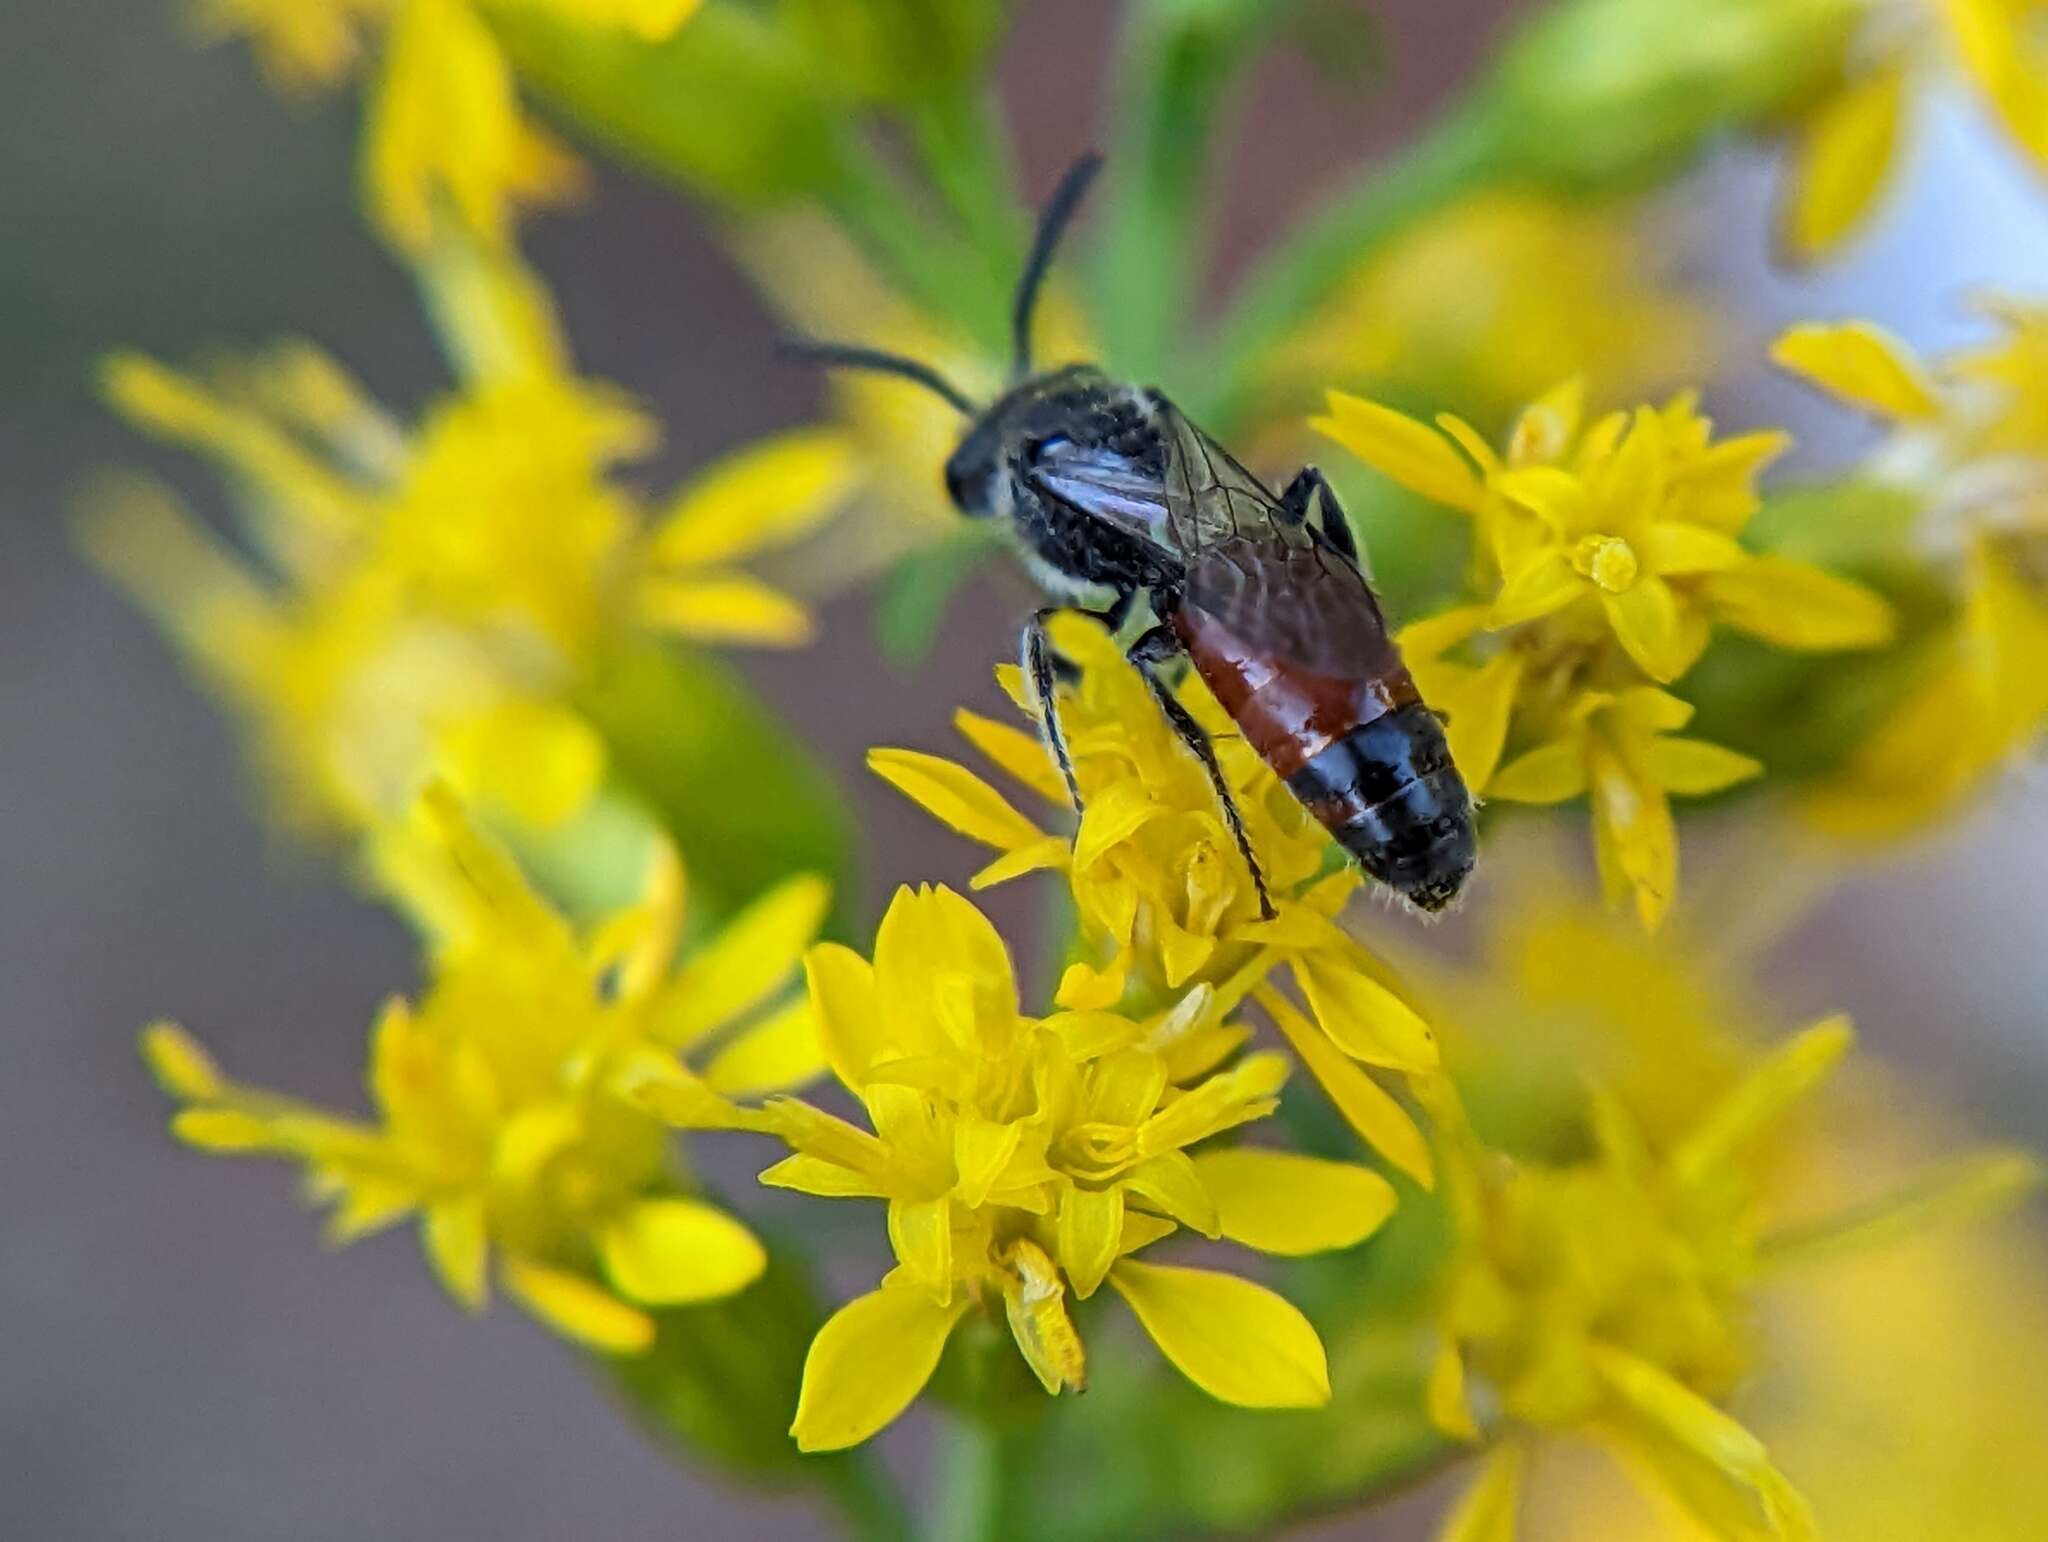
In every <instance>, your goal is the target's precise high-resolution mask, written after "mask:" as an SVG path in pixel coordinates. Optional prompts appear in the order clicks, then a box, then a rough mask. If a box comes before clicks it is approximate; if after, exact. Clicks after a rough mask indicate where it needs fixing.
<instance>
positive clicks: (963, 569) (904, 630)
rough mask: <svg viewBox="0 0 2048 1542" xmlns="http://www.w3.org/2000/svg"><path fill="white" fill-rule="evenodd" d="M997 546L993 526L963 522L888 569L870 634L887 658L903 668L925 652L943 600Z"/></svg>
mask: <svg viewBox="0 0 2048 1542" xmlns="http://www.w3.org/2000/svg"><path fill="white" fill-rule="evenodd" d="M1000 547H1001V543H1000V542H999V541H998V540H997V539H996V538H995V535H994V532H992V531H990V530H988V529H986V528H984V527H982V526H979V525H973V524H966V525H964V527H963V528H961V529H959V530H957V531H955V532H953V533H952V534H950V535H948V536H946V537H945V538H944V539H943V540H941V541H938V542H935V543H934V544H932V545H930V546H926V547H923V548H921V549H920V550H917V551H914V552H911V553H910V554H909V555H908V556H906V557H904V558H903V559H902V560H900V561H899V562H897V564H896V565H895V566H894V567H892V568H891V569H890V570H889V572H888V573H887V575H885V576H884V578H883V579H882V584H881V594H880V597H879V598H878V599H877V601H876V603H875V636H876V637H877V639H878V640H879V641H880V642H881V644H882V652H883V653H884V654H886V655H887V656H888V659H889V662H890V663H892V664H895V665H897V666H898V667H899V668H905V669H908V668H913V667H915V666H917V665H919V664H922V663H923V662H924V661H925V660H926V659H927V658H929V657H930V656H931V651H932V645H933V644H934V643H935V642H937V641H938V636H939V627H940V625H941V624H942V623H943V622H944V621H945V619H946V607H947V605H948V604H950V603H951V601H952V599H953V596H954V595H956V594H957V593H959V591H960V587H961V585H963V584H965V583H966V582H967V580H968V579H970V578H972V577H973V576H974V575H975V573H977V572H978V571H980V568H981V565H982V564H983V563H984V562H986V561H987V560H988V559H989V557H990V556H991V555H993V554H994V553H995V552H996V551H998V550H999V549H1000Z"/></svg>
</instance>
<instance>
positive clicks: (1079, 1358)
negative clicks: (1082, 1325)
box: [1003, 1207, 1121, 1396]
mask: <svg viewBox="0 0 2048 1542" xmlns="http://www.w3.org/2000/svg"><path fill="white" fill-rule="evenodd" d="M1119 1209H1121V1207H1119ZM1003 1261H1004V1262H1005V1263H1006V1264H1008V1266H1009V1267H1008V1268H1007V1269H1006V1270H1005V1271H1004V1274H1003V1313H1004V1315H1005V1316H1006V1317H1007V1318H1008V1319H1009V1322H1010V1336H1011V1337H1012V1338H1014V1339H1015V1340H1016V1341H1017V1348H1018V1350H1019V1351H1020V1352H1021V1353H1022V1354H1023V1356H1024V1363H1025V1364H1026V1365H1028V1366H1030V1367H1031V1372H1032V1374H1033V1375H1034V1376H1036V1377H1037V1378H1038V1384H1039V1385H1040V1386H1042V1387H1044V1388H1045V1390H1046V1391H1047V1392H1050V1393H1052V1394H1053V1395H1054V1396H1058V1395H1059V1393H1060V1392H1061V1391H1062V1390H1063V1389H1064V1388H1067V1387H1072V1388H1073V1389H1074V1390H1075V1391H1076V1392H1079V1391H1081V1390H1082V1389H1083V1388H1085V1387H1086V1386H1087V1384H1088V1353H1087V1350H1086V1348H1085V1347H1084V1346H1083V1344H1082V1343H1081V1335H1080V1334H1079V1333H1077V1332H1075V1331H1074V1319H1073V1318H1072V1317H1070V1316H1069V1315H1068V1314H1067V1300H1066V1296H1067V1292H1066V1286H1065V1285H1064V1284H1062V1283H1061V1280H1060V1273H1059V1270H1058V1269H1057V1268H1056V1267H1055V1266H1054V1264H1053V1261H1052V1260H1051V1259H1050V1258H1048V1257H1046V1255H1045V1250H1044V1249H1043V1248H1041V1247H1039V1245H1038V1244H1037V1243H1035V1242H1033V1241H1031V1240H1030V1239H1029V1238H1028V1237H1020V1238H1018V1239H1017V1240H1016V1241H1014V1242H1012V1243H1011V1244H1010V1245H1009V1247H1008V1248H1007V1250H1006V1252H1005V1256H1004V1259H1003Z"/></svg>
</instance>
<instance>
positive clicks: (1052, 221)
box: [1010, 150, 1102, 380]
mask: <svg viewBox="0 0 2048 1542" xmlns="http://www.w3.org/2000/svg"><path fill="white" fill-rule="evenodd" d="M1100 170H1102V157H1101V156H1100V155H1099V154H1097V153H1096V152H1095V151H1093V150H1090V151H1089V152H1088V153H1087V154H1086V155H1084V156H1082V157H1081V158H1080V159H1079V160H1077V161H1075V162H1074V164H1073V165H1071V166H1069V167H1068V168H1067V172H1066V175H1065V176H1063V177H1061V178H1060V185H1059V186H1058V187H1056V188H1054V189H1053V195H1052V197H1051V198H1049V199H1047V200H1046V203H1045V211H1044V212H1043V213H1042V214H1040V215H1039V216H1038V233H1037V234H1036V235H1035V236H1033V237H1032V238H1031V255H1030V257H1028V258H1027V259H1026V260H1025V263H1024V275H1023V277H1021V278H1019V279H1018V280H1017V303H1016V307H1015V309H1014V310H1013V311H1012V312H1011V321H1010V335H1011V337H1012V338H1013V340H1014V342H1015V352H1014V354H1013V355H1012V358H1013V360H1014V363H1013V364H1012V366H1011V368H1012V371H1013V373H1014V374H1015V375H1016V377H1017V378H1018V379H1019V380H1021V379H1023V378H1024V377H1025V376H1026V375H1028V374H1029V373H1031V312H1032V309H1033V307H1035V306H1036V305H1037V303H1038V289H1039V286H1040V285H1041V284H1042V283H1043V282H1044V281H1045V270H1046V269H1047V268H1048V267H1049V266H1050V265H1051V263H1052V254H1053V250H1054V248H1056V247H1057V246H1058V245H1059V244H1060V237H1061V236H1063V235H1065V234H1066V233H1067V226H1068V224H1069V223H1070V222H1071V221H1072V220H1073V218H1074V211H1075V210H1076V209H1078V208H1080V207H1081V200H1082V199H1083V198H1085V197H1087V196H1088V184H1089V183H1091V182H1093V181H1094V180H1095V174H1096V173H1097V172H1098V171H1100Z"/></svg>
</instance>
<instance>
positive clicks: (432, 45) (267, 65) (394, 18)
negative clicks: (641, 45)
mask: <svg viewBox="0 0 2048 1542" xmlns="http://www.w3.org/2000/svg"><path fill="white" fill-rule="evenodd" d="M520 3H522V4H525V5H528V6H531V7H534V8H537V9H540V10H544V11H548V12H551V13H554V14H555V15H557V16H559V17H560V18H561V19H562V20H564V21H567V22H571V23H574V24H578V25H582V26H589V27H600V28H622V29H627V30H630V31H632V32H634V33H636V34H637V35H639V36H641V37H644V38H647V39H649V40H659V39H661V38H665V37H669V36H671V35H672V34H673V33H674V32H675V31H676V29H677V28H678V27H680V26H682V24H683V23H684V22H685V21H687V20H688V19H689V16H690V13H691V12H693V11H694V10H696V8H697V6H698V4H699V3H700V0H520ZM197 16H198V23H199V26H200V28H201V29H202V31H204V32H205V33H207V34H209V35H212V36H224V35H230V34H236V33H241V34H245V35H247V36H248V37H249V39H250V41H251V42H252V43H253V44H254V46H255V48H256V52H257V56H258V58H259V59H260V60H261V61H262V63H263V67H264V70H265V72H266V73H267V74H269V75H271V76H272V77H273V78H274V79H275V80H277V81H278V83H279V84H281V85H284V86H288V87H291V86H305V85H327V84H331V83H332V82H334V81H335V80H337V79H338V78H340V77H341V76H342V75H344V74H346V73H347V72H348V71H349V70H350V69H351V68H352V67H353V66H354V64H355V63H356V60H357V58H358V55H359V54H360V52H361V48H362V44H363V39H364V36H365V34H366V33H368V32H370V31H371V30H373V29H377V28H381V29H383V30H384V32H385V33H386V36H385V39H384V57H383V64H382V67H381V69H380V71H379V75H378V80H377V83H376V86H375V88H374V90H373V92H372V94H371V99H370V106H369V124H368V129H367V133H366V143H365V149H364V167H363V176H364V183H365V188H366V191H367V194H368V199H369V205H370V211H371V213H372V214H373V215H374V216H375V218H376V220H377V223H378V224H379V226H380V227H381V228H382V229H383V231H384V233H385V235H386V236H388V237H389V238H390V239H391V240H392V241H393V242H395V243H396V244H397V245H399V246H400V247H403V248H405V249H406V250H408V251H413V252H419V251H423V250H425V249H426V248H427V246H428V245H429V244H430V243H431V242H432V241H433V240H434V238H435V236H436V235H437V233H439V230H440V219H439V214H440V210H441V208H442V206H443V205H444V204H445V205H447V206H449V207H452V208H453V210H454V211H455V213H456V214H457V215H458V216H459V217H460V218H461V220H462V222H463V225H464V227H465V228H466V229H467V230H468V231H469V232H470V233H472V234H474V235H477V236H481V237H483V238H485V239H487V240H491V241H496V242H502V241H504V240H505V239H506V238H507V237H508V236H509V234H510V230H511V211H512V207H513V205H515V204H518V203H541V202H549V201H554V200H557V199H559V198H561V197H562V196H564V195H565V194H568V193H572V192H574V191H576V190H577V189H578V188H579V187H580V185H581V180H582V172H581V169H580V168H579V167H578V166H577V164H576V162H575V161H574V159H573V158H571V157H570V155H569V154H568V152H567V151H565V150H563V149H562V148H561V147H560V146H559V145H557V144H556V143H555V142H554V140H553V139H552V138H550V137H549V136H547V135H546V134H544V133H542V132H541V130H539V129H538V128H536V127H535V126H534V125H533V124H532V123H531V122H530V121H528V119H527V118H526V116H525V114H523V113H522V112H521V111H520V109H519V101H518V92H517V88H516V86H515V84H514V82H513V78H512V67H511V65H510V63H509V62H508V61H507V60H506V58H505V56H504V54H503V52H502V51H501V50H500V49H499V47H498V43H497V40H496V39H495V38H494V37H493V36H492V35H491V29H490V26H489V24H488V22H487V21H486V15H485V10H484V8H482V7H479V6H478V5H477V4H476V3H475V0H200V3H199V4H198V7H197Z"/></svg>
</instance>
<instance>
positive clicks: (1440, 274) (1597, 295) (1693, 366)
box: [1272, 191, 1711, 423]
mask: <svg viewBox="0 0 2048 1542" xmlns="http://www.w3.org/2000/svg"><path fill="white" fill-rule="evenodd" d="M1657 267H1658V255H1657V253H1656V252H1655V251H1654V250H1653V248H1652V245H1651V243H1650V242H1649V241H1648V240H1647V239H1646V237H1645V235H1644V233H1643V230H1642V226H1641V222H1640V220H1639V219H1638V218H1637V217H1636V216H1635V214H1634V213H1633V212H1632V211H1628V210H1617V209H1607V208H1589V207H1586V206H1584V205H1582V204H1575V203H1566V202H1564V201H1563V200H1561V199H1557V198H1552V197H1546V196H1544V195H1542V194H1539V193H1533V192H1520V191H1495V192H1487V193H1481V194H1477V195H1475V196H1473V197H1470V198H1466V199H1463V200H1460V201H1459V202H1457V203H1455V204H1452V205H1450V206H1449V207H1448V208H1446V209H1444V210H1443V211H1442V212H1440V213H1438V214H1435V215H1432V216H1430V217H1428V218H1427V219H1425V220H1423V221H1422V222H1421V223H1419V224H1417V225H1416V226H1415V227H1414V228H1413V229H1411V230H1409V231H1406V232H1404V233H1403V234H1402V235H1400V236H1399V237H1397V238H1396V239H1395V240H1394V241H1393V242H1392V243H1391V244H1390V245H1389V246H1388V247H1386V248H1385V249H1383V250H1381V251H1379V252H1376V253H1375V254H1373V256H1372V257H1370V258H1369V259H1368V260H1367V261H1366V263H1365V264H1364V265H1363V266H1362V267H1361V268H1360V269H1359V270H1358V271H1357V272H1356V273H1355V274H1353V275H1352V276H1351V278H1350V279H1348V280H1347V281H1346V283H1345V285H1344V286H1343V288H1342V289H1341V290H1340V291H1339V292H1338V293H1337V294H1336V295H1335V296H1334V297H1333V298H1332V299H1331V301H1330V303H1329V305H1328V306H1327V307H1325V309H1324V310H1323V311H1322V312H1321V313H1319V314H1318V315H1317V316H1316V317H1315V318H1314V319H1313V321H1311V322H1310V323H1309V324H1308V325H1307V326H1305V327H1304V328H1303V329H1302V332H1301V333H1300V335H1299V336H1298V337H1297V338H1296V339H1295V340H1294V341H1293V342H1292V343H1291V344H1289V345H1287V346H1286V347H1285V348H1284V349H1283V350H1282V351H1281V352H1280V353H1278V354H1277V355H1276V356H1275V358H1274V359H1273V360H1272V369H1273V372H1274V374H1275V375H1276V376H1278V377H1279V378H1280V379H1281V380H1283V381H1288V382H1291V381H1295V380H1309V381H1330V380H1342V381H1345V382H1346V383H1352V382H1360V383H1363V382H1368V381H1370V382H1377V383H1380V384H1381V385H1383V386H1385V385H1387V383H1389V382H1392V383H1395V385H1397V386H1398V387H1399V388H1400V392H1399V394H1403V395H1412V396H1416V397H1419V398H1421V399H1423V400H1442V399H1446V398H1447V397H1449V396H1452V395H1456V396H1457V399H1458V400H1460V401H1462V402H1464V403H1466V404H1467V407H1468V409H1469V410H1470V411H1471V412H1472V413H1473V414H1474V415H1475V416H1476V417H1477V418H1478V419H1479V420H1480V421H1481V422H1486V423H1499V422H1503V421H1505V420H1506V419H1507V417H1508V416H1509V415H1510V414H1512V413H1513V412H1515V411H1516V410H1518V409H1519V408H1520V407H1521V406H1522V404H1523V403H1525V402H1527V401H1529V400H1530V399H1531V398H1532V397H1534V396H1536V395H1537V394H1538V393H1540V392H1542V391H1544V390H1546V389H1548V388H1549V386H1550V385H1551V384H1552V383H1553V382H1554V381H1555V379H1556V376H1557V361H1558V360H1559V359H1571V360H1575V361H1577V363H1578V365H1579V367H1580V368H1581V369H1582V370H1583V371H1584V372H1585V376H1586V380H1587V389H1588V392H1589V394H1590V395H1591V396H1592V397H1593V398H1594V399H1595V400H1596V401H1601V402H1611V401H1624V400H1628V399H1630V398H1632V397H1635V396H1637V395H1639V394H1641V393H1642V392H1644V391H1646V390H1651V389H1659V388H1663V387H1668V386H1670V385H1672V384H1673V383H1675V382H1677V381H1679V380H1684V379H1689V378H1695V377H1697V376H1698V375H1700V374H1702V373H1703V372H1704V371H1705V368H1706V366H1707V364H1708V362H1709V354H1710V347H1709V343H1710V335H1711V334H1710V327H1711V316H1710V313H1709V311H1708V308H1707V306H1706V302H1705V301H1704V299H1703V298H1701V297H1700V296H1698V295H1695V294H1692V293H1688V292H1686V291H1683V290H1680V289H1678V288H1675V287H1672V286H1669V285H1666V284H1663V283H1660V282H1659V281H1658V280H1657V279H1656V278H1655V276H1654V275H1655V274H1656V272H1657Z"/></svg>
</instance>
